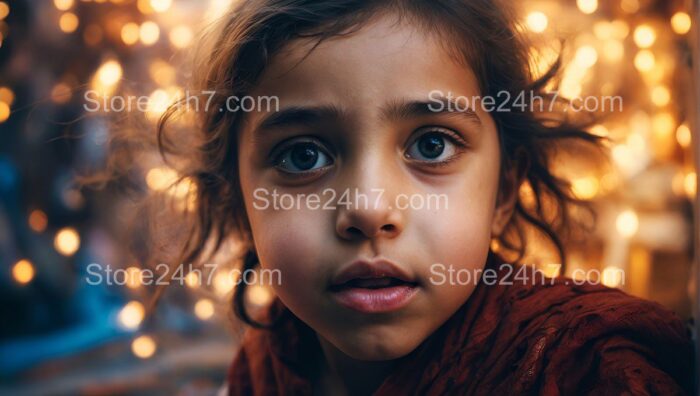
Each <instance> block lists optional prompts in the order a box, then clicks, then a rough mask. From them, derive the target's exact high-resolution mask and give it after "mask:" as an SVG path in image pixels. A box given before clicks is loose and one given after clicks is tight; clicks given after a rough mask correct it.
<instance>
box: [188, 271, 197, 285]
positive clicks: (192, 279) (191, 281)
mask: <svg viewBox="0 0 700 396" xmlns="http://www.w3.org/2000/svg"><path fill="white" fill-rule="evenodd" d="M185 284H186V285H187V287H189V288H190V289H194V288H196V287H198V286H199V274H197V273H196V272H194V271H192V272H190V273H189V274H187V276H185Z"/></svg>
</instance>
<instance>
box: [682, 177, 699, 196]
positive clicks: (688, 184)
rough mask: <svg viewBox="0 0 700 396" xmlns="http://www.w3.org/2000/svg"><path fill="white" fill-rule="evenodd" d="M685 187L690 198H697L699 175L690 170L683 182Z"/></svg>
mask: <svg viewBox="0 0 700 396" xmlns="http://www.w3.org/2000/svg"><path fill="white" fill-rule="evenodd" d="M683 188H684V190H685V195H687V196H688V198H690V199H693V198H695V195H696V194H697V193H698V175H697V173H695V172H688V174H687V175H685V179H684V182H683Z"/></svg>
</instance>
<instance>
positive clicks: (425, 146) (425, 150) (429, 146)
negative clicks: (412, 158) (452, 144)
mask: <svg viewBox="0 0 700 396" xmlns="http://www.w3.org/2000/svg"><path fill="white" fill-rule="evenodd" d="M418 150H420V153H421V154H422V155H424V156H425V157H427V158H437V157H439V156H440V154H442V152H443V151H445V140H444V139H443V138H442V137H440V136H435V135H433V136H424V137H423V138H421V139H420V141H419V142H418Z"/></svg>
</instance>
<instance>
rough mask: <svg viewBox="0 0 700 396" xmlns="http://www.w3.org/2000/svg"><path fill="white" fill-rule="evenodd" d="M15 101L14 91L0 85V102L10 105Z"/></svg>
mask: <svg viewBox="0 0 700 396" xmlns="http://www.w3.org/2000/svg"><path fill="white" fill-rule="evenodd" d="M14 101H15V93H14V92H12V90H11V89H10V88H8V87H0V102H5V103H7V104H8V105H12V103H13V102H14Z"/></svg>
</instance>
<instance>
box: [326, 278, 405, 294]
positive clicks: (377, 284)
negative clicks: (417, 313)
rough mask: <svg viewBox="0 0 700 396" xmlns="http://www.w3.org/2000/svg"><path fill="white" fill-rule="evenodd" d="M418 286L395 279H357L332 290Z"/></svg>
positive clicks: (332, 287)
mask: <svg viewBox="0 0 700 396" xmlns="http://www.w3.org/2000/svg"><path fill="white" fill-rule="evenodd" d="M416 285H417V284H416V283H415V282H407V281H404V280H402V279H399V278H394V277H381V278H355V279H351V280H349V281H347V282H344V283H341V284H338V285H333V286H331V287H330V289H331V291H340V290H342V289H384V288H392V287H397V286H403V287H415V286H416Z"/></svg>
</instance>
